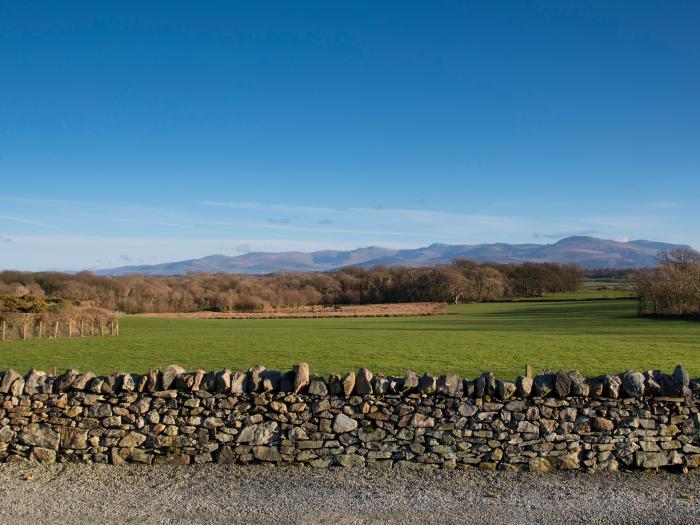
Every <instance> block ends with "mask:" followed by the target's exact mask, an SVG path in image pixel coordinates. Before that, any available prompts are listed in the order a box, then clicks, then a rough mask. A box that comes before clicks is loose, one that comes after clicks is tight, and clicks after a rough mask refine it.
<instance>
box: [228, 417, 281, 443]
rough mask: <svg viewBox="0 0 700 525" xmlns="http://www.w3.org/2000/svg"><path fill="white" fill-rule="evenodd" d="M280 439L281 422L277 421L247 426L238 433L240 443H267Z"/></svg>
mask: <svg viewBox="0 0 700 525" xmlns="http://www.w3.org/2000/svg"><path fill="white" fill-rule="evenodd" d="M278 439H279V424H278V423H277V422H276V421H266V422H264V423H258V424H256V425H249V426H247V427H245V428H244V429H243V430H242V431H241V433H240V434H239V435H238V439H237V442H238V443H249V444H251V445H267V444H270V443H272V442H274V441H277V440H278Z"/></svg>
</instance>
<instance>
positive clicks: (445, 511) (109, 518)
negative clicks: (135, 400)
mask: <svg viewBox="0 0 700 525" xmlns="http://www.w3.org/2000/svg"><path fill="white" fill-rule="evenodd" d="M699 520H700V476H697V475H693V474H691V475H682V474H662V473H634V474H609V473H608V474H603V473H600V474H594V475H590V474H580V473H573V474H567V473H560V474H547V475H531V474H512V473H494V472H462V471H406V470H398V469H395V470H390V471H379V470H371V469H360V470H340V469H327V470H312V469H300V468H291V467H290V468H271V467H265V466H246V467H242V466H223V465H201V466H187V467H140V466H121V467H114V466H107V465H51V466H41V465H27V464H8V465H0V523H3V524H13V523H58V522H61V523H72V524H74V523H140V524H149V523H183V522H186V523H188V524H192V523H227V524H230V523H241V522H244V523H249V524H252V523H309V524H311V523H313V524H316V523H333V524H336V523H338V524H340V523H342V524H343V525H344V524H351V523H402V524H406V523H443V524H444V523H465V522H471V523H499V524H503V523H532V522H538V523H584V522H585V523H605V524H612V523H693V522H695V523H697V522H698V521H699Z"/></svg>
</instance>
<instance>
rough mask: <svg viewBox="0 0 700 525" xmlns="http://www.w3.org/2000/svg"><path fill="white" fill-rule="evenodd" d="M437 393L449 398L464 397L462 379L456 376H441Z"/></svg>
mask: <svg viewBox="0 0 700 525" xmlns="http://www.w3.org/2000/svg"><path fill="white" fill-rule="evenodd" d="M437 391H438V392H439V393H440V394H443V395H445V396H448V397H462V395H464V385H463V383H462V378H461V377H459V376H458V375H455V374H448V375H442V376H440V377H439V378H438V381H437Z"/></svg>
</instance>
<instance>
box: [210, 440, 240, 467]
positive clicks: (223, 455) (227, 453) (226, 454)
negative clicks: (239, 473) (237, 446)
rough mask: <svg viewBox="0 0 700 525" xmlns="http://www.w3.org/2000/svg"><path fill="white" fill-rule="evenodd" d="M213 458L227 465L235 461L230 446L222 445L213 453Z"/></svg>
mask: <svg viewBox="0 0 700 525" xmlns="http://www.w3.org/2000/svg"><path fill="white" fill-rule="evenodd" d="M214 460H215V461H216V462H217V463H219V464H221V465H229V464H232V463H235V462H236V455H235V454H234V453H233V450H231V447H229V446H227V445H224V446H222V447H221V448H220V449H219V451H218V452H217V453H216V454H215V455H214Z"/></svg>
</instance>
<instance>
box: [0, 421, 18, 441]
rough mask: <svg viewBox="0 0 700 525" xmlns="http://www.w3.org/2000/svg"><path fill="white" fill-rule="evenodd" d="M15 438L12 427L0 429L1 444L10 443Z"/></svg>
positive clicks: (7, 426)
mask: <svg viewBox="0 0 700 525" xmlns="http://www.w3.org/2000/svg"><path fill="white" fill-rule="evenodd" d="M14 438H15V432H14V430H12V429H11V428H10V425H4V426H2V427H0V443H9V442H11V441H12V440H13V439H14Z"/></svg>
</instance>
